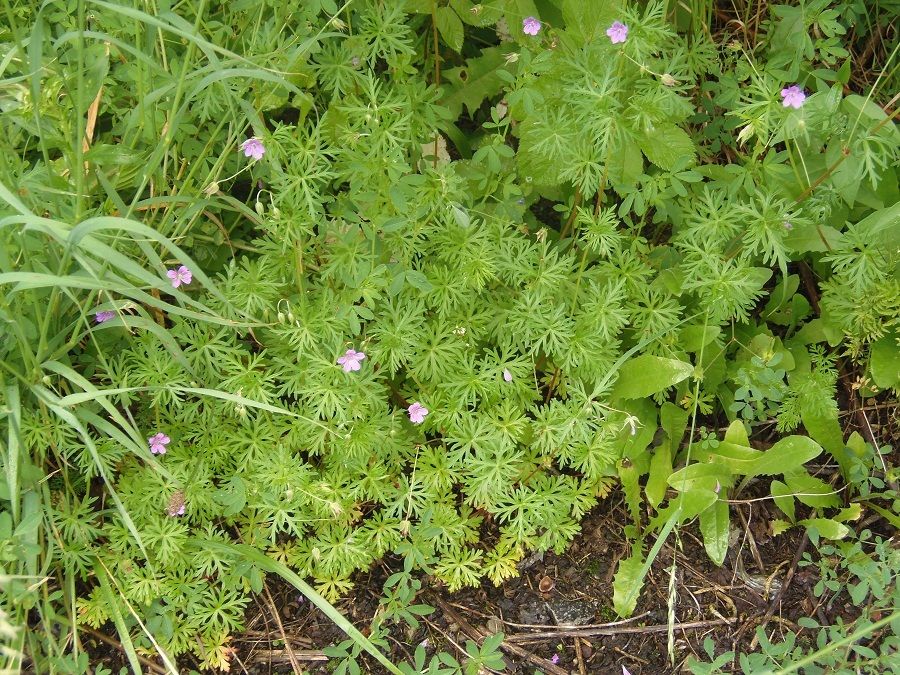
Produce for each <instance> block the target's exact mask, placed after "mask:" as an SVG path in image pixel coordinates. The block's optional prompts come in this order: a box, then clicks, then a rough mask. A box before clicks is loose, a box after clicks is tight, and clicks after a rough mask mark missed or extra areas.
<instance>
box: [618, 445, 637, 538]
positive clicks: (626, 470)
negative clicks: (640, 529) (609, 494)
mask: <svg viewBox="0 0 900 675" xmlns="http://www.w3.org/2000/svg"><path fill="white" fill-rule="evenodd" d="M618 472H619V480H620V481H622V490H624V492H625V503H626V504H627V505H628V512H629V513H630V514H631V517H632V519H633V520H634V522H635V523H640V521H641V490H640V486H639V485H638V478H639V476H638V472H637V469H636V468H635V466H634V463H633V462H632V461H631V460H630V459H627V458H625V459H622V460H620V461H619V463H618Z"/></svg>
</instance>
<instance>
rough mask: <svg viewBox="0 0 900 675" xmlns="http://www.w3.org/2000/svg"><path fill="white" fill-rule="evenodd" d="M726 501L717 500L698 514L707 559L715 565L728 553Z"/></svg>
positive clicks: (719, 563)
mask: <svg viewBox="0 0 900 675" xmlns="http://www.w3.org/2000/svg"><path fill="white" fill-rule="evenodd" d="M728 515H729V514H728V502H725V501H722V500H719V501H717V502H716V503H715V504H713V505H712V506H710V507H709V508H708V509H706V510H705V511H703V512H702V513H701V514H700V533H701V534H702V535H703V547H704V548H705V549H706V554H707V555H708V556H709V559H710V560H712V561H713V562H714V563H715V564H716V565H721V564H722V563H723V562H725V554H726V553H728V526H729V522H728Z"/></svg>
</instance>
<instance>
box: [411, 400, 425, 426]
mask: <svg viewBox="0 0 900 675" xmlns="http://www.w3.org/2000/svg"><path fill="white" fill-rule="evenodd" d="M406 411H407V412H408V413H409V421H410V422H412V423H413V424H421V423H422V422H424V421H425V416H426V415H427V414H428V408H426V407H425V406H424V405H422V404H421V403H419V402H418V401H416V402H415V403H413V404H412V405H411V406H409V408H407V409H406Z"/></svg>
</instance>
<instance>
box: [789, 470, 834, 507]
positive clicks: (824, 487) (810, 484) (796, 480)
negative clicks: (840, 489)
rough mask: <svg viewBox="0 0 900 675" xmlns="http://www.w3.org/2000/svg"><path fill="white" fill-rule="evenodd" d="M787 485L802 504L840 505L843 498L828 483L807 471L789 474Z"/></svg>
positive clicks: (817, 505) (814, 505)
mask: <svg viewBox="0 0 900 675" xmlns="http://www.w3.org/2000/svg"><path fill="white" fill-rule="evenodd" d="M784 479H785V481H786V482H787V486H788V487H789V488H790V489H791V492H792V493H794V496H795V497H796V498H797V500H798V501H799V502H800V503H801V504H806V505H807V506H812V507H814V508H826V507H834V506H840V504H841V500H840V498H839V497H838V496H837V494H835V490H834V488H833V487H831V486H830V485H829V484H828V483H826V482H824V481H821V480H819V479H818V478H816V477H815V476H810V475H809V474H808V473H806V472H805V471H798V472H797V473H791V474H787V475H785V477H784Z"/></svg>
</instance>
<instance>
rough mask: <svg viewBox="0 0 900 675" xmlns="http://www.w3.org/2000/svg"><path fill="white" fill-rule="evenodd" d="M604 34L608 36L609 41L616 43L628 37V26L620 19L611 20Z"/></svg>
mask: <svg viewBox="0 0 900 675" xmlns="http://www.w3.org/2000/svg"><path fill="white" fill-rule="evenodd" d="M606 34H607V35H608V36H609V41H610V42H612V43H613V44H614V45H617V44H619V43H620V42H625V40H626V39H628V26H626V25H625V24H624V23H622V22H621V21H613V22H612V26H610V27H609V28H607V29H606Z"/></svg>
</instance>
